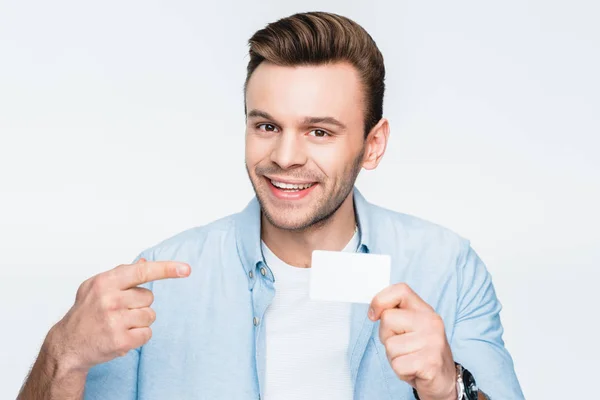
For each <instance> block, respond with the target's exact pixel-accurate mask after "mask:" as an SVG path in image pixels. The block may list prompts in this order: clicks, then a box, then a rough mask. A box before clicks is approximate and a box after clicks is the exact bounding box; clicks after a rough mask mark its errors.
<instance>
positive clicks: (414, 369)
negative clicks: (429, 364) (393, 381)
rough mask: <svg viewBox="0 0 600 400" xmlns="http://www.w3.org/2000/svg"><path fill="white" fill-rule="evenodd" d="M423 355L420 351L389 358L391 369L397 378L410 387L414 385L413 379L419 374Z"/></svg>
mask: <svg viewBox="0 0 600 400" xmlns="http://www.w3.org/2000/svg"><path fill="white" fill-rule="evenodd" d="M422 359H423V355H422V354H421V353H420V352H415V353H411V354H407V355H405V356H399V357H396V358H393V359H392V360H390V365H391V366H392V369H393V370H394V372H395V373H396V375H398V378H400V379H402V380H403V381H404V382H408V383H409V384H410V385H411V386H412V387H415V380H416V378H417V377H418V376H419V371H420V369H421V365H422V363H423V361H422Z"/></svg>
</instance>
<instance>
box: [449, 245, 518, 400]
mask: <svg viewBox="0 0 600 400" xmlns="http://www.w3.org/2000/svg"><path fill="white" fill-rule="evenodd" d="M458 277H459V280H458V304H457V318H456V323H455V326H454V332H453V334H452V338H451V348H452V353H453V355H454V360H455V361H456V362H458V363H460V364H461V365H463V367H465V368H466V369H468V370H469V371H470V372H471V374H472V375H473V377H474V378H475V381H476V383H477V386H478V388H479V389H480V390H482V391H483V392H484V393H485V394H487V395H488V396H489V397H490V398H491V399H513V400H519V399H523V400H524V396H523V392H522V391H521V387H520V385H519V381H518V379H517V376H516V374H515V370H514V365H513V360H512V358H511V356H510V354H509V353H508V351H507V350H506V348H505V347H504V341H503V339H502V334H503V333H504V329H503V327H502V323H501V321H500V310H501V309H502V306H501V304H500V302H499V301H498V298H497V297H496V292H495V290H494V286H493V284H492V278H491V276H490V274H489V272H488V271H487V268H486V267H485V265H484V263H483V262H482V261H481V259H480V258H479V256H478V255H477V254H476V253H475V251H474V250H473V249H472V248H471V246H470V245H469V244H468V243H467V245H466V250H465V251H464V252H463V257H462V260H461V261H460V262H459V270H458Z"/></svg>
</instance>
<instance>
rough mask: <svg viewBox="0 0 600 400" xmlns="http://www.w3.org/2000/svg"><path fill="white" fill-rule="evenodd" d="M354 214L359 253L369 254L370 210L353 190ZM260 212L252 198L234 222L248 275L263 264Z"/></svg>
mask: <svg viewBox="0 0 600 400" xmlns="http://www.w3.org/2000/svg"><path fill="white" fill-rule="evenodd" d="M353 196H354V212H355V216H356V220H357V223H358V229H359V233H360V245H359V251H361V252H366V253H369V252H371V251H373V248H372V245H371V231H372V228H373V227H372V223H373V221H372V215H371V214H372V208H373V207H374V206H373V205H372V204H371V203H369V202H368V201H367V200H366V199H365V198H364V196H363V195H362V194H361V193H360V191H359V190H358V189H357V188H356V187H355V188H354V189H353ZM260 221H261V212H260V204H259V203H258V199H257V198H256V197H254V198H253V199H252V200H251V201H250V202H249V203H248V205H247V206H246V208H245V209H244V210H243V211H242V212H241V213H239V214H238V216H237V218H236V220H235V235H236V244H237V250H238V254H239V255H240V258H241V260H242V264H243V266H244V270H245V271H246V274H247V275H248V274H249V273H250V272H251V271H255V270H256V268H259V267H260V265H259V264H261V263H263V262H264V259H263V254H262V249H261V241H260V240H261V239H260Z"/></svg>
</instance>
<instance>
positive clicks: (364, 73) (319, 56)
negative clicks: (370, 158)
mask: <svg viewBox="0 0 600 400" xmlns="http://www.w3.org/2000/svg"><path fill="white" fill-rule="evenodd" d="M248 44H249V45H250V50H249V53H250V61H249V62H248V67H247V74H246V82H245V84H244V97H245V93H246V89H247V86H248V81H249V80H250V77H251V76H252V73H253V72H254V70H255V69H256V68H257V67H258V66H259V65H260V63H262V62H263V61H268V62H270V63H273V64H275V65H280V66H299V65H322V64H328V63H334V62H344V61H345V62H348V63H350V64H351V65H353V66H354V67H355V68H356V70H357V71H358V74H359V77H360V79H361V82H362V87H363V90H364V100H365V106H366V107H365V108H366V109H365V110H364V111H365V112H364V130H365V137H366V136H367V135H368V133H369V132H370V131H371V129H372V128H373V127H374V126H375V125H376V124H377V122H379V120H380V119H381V117H382V116H383V94H384V91H385V84H384V79H385V67H384V64H383V56H382V54H381V52H380V51H379V49H378V48H377V45H376V44H375V41H374V40H373V38H372V37H371V36H370V35H369V34H368V33H367V31H366V30H365V29H364V28H363V27H362V26H360V25H359V24H357V23H356V22H354V21H352V20H351V19H349V18H346V17H343V16H341V15H337V14H332V13H327V12H306V13H298V14H294V15H291V16H289V17H286V18H282V19H280V20H278V21H275V22H272V23H270V24H268V25H267V26H266V27H265V28H263V29H261V30H259V31H257V32H256V33H255V34H254V35H253V36H252V37H251V38H250V40H249V41H248ZM244 103H245V102H244ZM244 107H245V106H244Z"/></svg>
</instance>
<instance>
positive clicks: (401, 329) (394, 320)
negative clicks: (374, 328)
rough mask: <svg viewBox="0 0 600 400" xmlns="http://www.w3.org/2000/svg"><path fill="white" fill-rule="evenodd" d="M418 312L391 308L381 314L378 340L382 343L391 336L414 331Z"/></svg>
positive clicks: (416, 327) (416, 325) (417, 324)
mask: <svg viewBox="0 0 600 400" xmlns="http://www.w3.org/2000/svg"><path fill="white" fill-rule="evenodd" d="M418 320H419V318H418V314H417V313H416V312H415V311H412V310H402V309H400V308H391V309H389V310H384V311H383V313H382V314H381V322H380V324H379V340H381V343H383V344H384V345H385V344H386V342H387V340H388V339H389V338H391V337H392V336H397V335H403V334H405V333H408V332H415V331H416V330H417V329H418V326H419V323H418Z"/></svg>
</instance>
